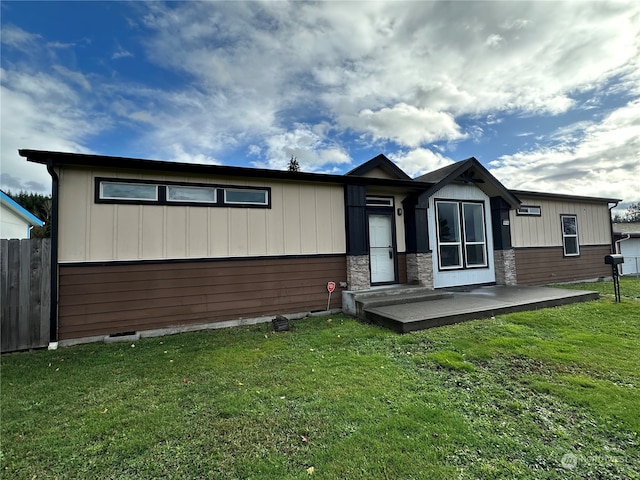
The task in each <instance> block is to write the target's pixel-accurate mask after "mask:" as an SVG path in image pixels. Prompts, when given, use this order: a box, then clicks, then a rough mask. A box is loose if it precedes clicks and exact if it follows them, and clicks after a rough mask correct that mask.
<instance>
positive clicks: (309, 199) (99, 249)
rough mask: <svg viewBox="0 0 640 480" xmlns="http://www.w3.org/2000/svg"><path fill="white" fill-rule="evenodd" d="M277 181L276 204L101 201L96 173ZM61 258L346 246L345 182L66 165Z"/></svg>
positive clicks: (324, 250)
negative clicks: (243, 205)
mask: <svg viewBox="0 0 640 480" xmlns="http://www.w3.org/2000/svg"><path fill="white" fill-rule="evenodd" d="M97 176H98V177H114V178H129V179H146V180H157V181H173V182H185V183H189V182H193V183H211V184H216V185H242V186H256V187H270V188H271V208H233V207H199V206H198V207H187V206H173V205H170V206H169V205H118V204H96V203H95V202H94V188H95V180H94V179H95V177H97ZM59 177H60V195H59V202H60V204H59V212H60V217H59V259H60V261H61V262H77V261H108V260H154V259H178V258H225V257H243V256H270V255H274V256H275V255H300V254H332V253H345V252H346V238H345V228H344V225H345V215H344V189H343V187H342V186H341V185H327V184H311V183H305V184H300V183H295V182H286V181H272V180H268V179H265V180H246V179H243V178H228V177H226V178H223V177H216V178H212V177H207V176H189V177H186V176H184V177H181V176H177V175H154V174H148V173H135V172H116V171H107V170H88V169H79V168H78V169H71V168H65V169H62V170H61V171H60V172H59Z"/></svg>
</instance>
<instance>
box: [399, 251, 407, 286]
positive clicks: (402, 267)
mask: <svg viewBox="0 0 640 480" xmlns="http://www.w3.org/2000/svg"><path fill="white" fill-rule="evenodd" d="M397 255H398V283H407V254H406V253H398V254H397Z"/></svg>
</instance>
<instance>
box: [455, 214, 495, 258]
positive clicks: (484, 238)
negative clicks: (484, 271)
mask: <svg viewBox="0 0 640 480" xmlns="http://www.w3.org/2000/svg"><path fill="white" fill-rule="evenodd" d="M465 205H475V206H479V207H480V209H481V211H482V241H481V242H478V241H472V242H470V241H467V222H466V220H465V217H464V207H465ZM461 210H462V234H463V237H462V241H463V246H464V264H465V268H484V267H487V266H488V263H487V262H488V258H487V217H486V215H485V211H484V203H479V202H461ZM467 245H482V253H483V257H484V263H475V264H473V265H469V259H468V256H467Z"/></svg>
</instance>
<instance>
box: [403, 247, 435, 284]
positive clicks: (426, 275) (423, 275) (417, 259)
mask: <svg viewBox="0 0 640 480" xmlns="http://www.w3.org/2000/svg"><path fill="white" fill-rule="evenodd" d="M432 260H433V258H432V254H431V253H407V281H408V282H409V283H411V284H413V285H420V286H422V287H427V288H430V289H432V290H433V263H432Z"/></svg>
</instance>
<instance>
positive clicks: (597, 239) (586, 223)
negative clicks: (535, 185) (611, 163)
mask: <svg viewBox="0 0 640 480" xmlns="http://www.w3.org/2000/svg"><path fill="white" fill-rule="evenodd" d="M518 198H519V199H520V200H521V202H522V205H523V206H537V207H540V209H541V215H540V216H533V215H517V213H516V211H515V210H511V212H510V223H511V242H512V244H513V246H514V247H516V248H523V247H556V246H557V247H561V246H562V226H561V223H560V217H561V215H576V217H577V220H578V241H579V243H580V245H608V244H610V243H611V228H610V226H609V225H610V220H609V208H608V206H607V204H606V203H602V202H599V203H598V202H587V201H577V200H570V199H557V200H556V199H553V200H550V199H546V198H540V197H527V196H526V195H523V194H520V193H519V194H518Z"/></svg>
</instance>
